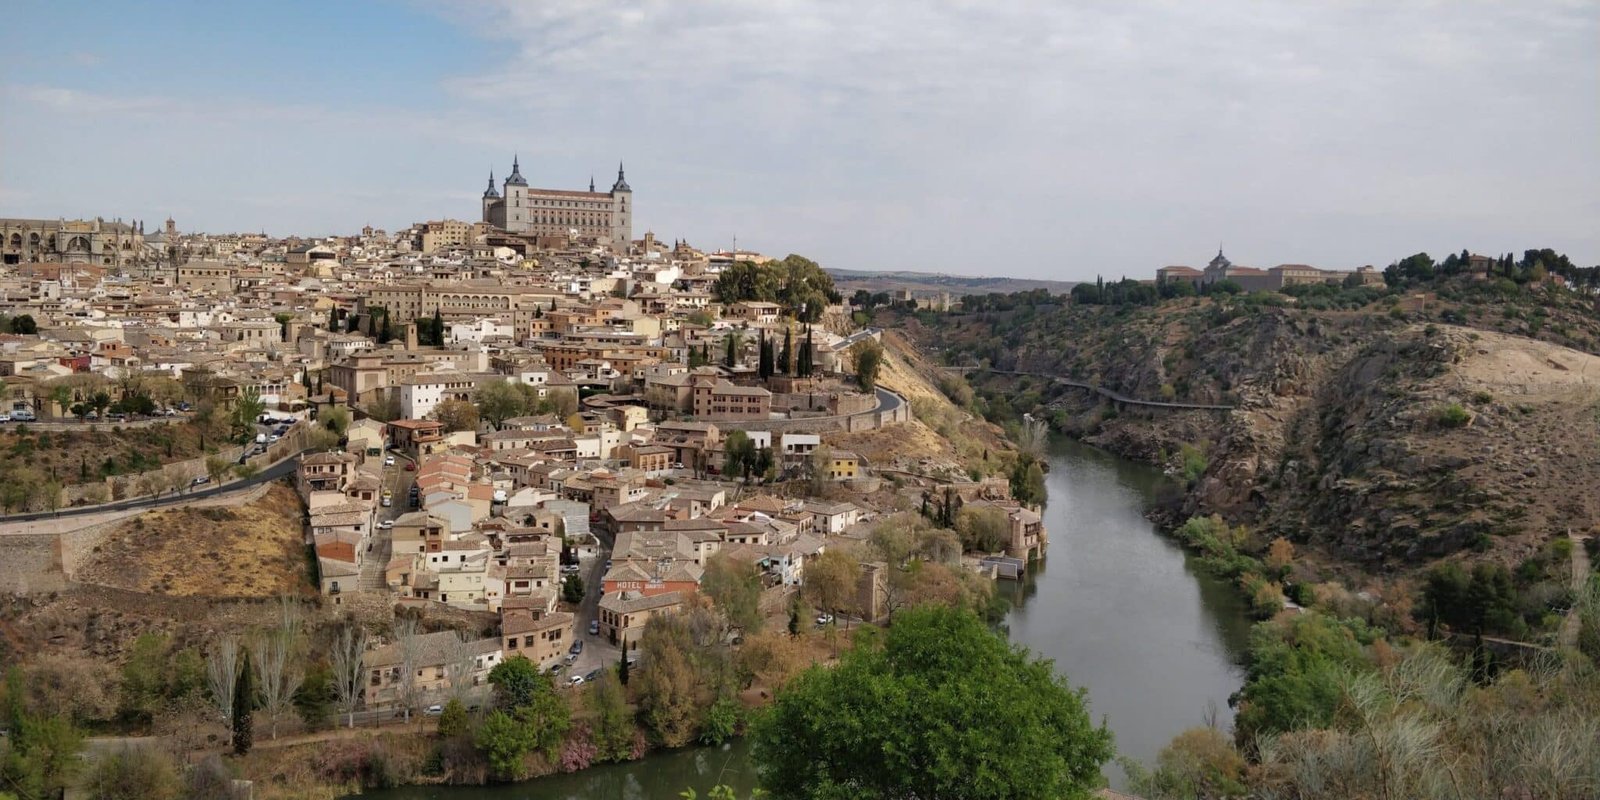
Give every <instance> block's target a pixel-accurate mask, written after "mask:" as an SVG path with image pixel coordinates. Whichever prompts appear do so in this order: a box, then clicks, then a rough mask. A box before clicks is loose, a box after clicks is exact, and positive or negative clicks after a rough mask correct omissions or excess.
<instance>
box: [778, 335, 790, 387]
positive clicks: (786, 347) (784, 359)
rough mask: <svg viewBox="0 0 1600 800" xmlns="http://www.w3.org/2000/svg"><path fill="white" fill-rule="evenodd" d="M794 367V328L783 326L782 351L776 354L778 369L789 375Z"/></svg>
mask: <svg viewBox="0 0 1600 800" xmlns="http://www.w3.org/2000/svg"><path fill="white" fill-rule="evenodd" d="M793 368H794V329H793V328H790V327H789V326H788V325H785V326H783V352H782V353H780V354H779V355H778V371H779V372H782V373H783V374H785V375H789V374H791V373H790V370H791V369H793Z"/></svg>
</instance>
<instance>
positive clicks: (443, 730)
mask: <svg viewBox="0 0 1600 800" xmlns="http://www.w3.org/2000/svg"><path fill="white" fill-rule="evenodd" d="M466 732H467V707H466V706H465V705H462V703H461V700H460V699H459V698H455V697H452V698H450V702H448V703H445V704H444V710H442V711H440V712H439V735H440V736H442V737H444V738H446V739H448V738H451V737H453V736H460V735H461V734H463V733H466Z"/></svg>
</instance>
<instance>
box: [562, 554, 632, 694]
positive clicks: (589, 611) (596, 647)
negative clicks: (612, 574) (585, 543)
mask: <svg viewBox="0 0 1600 800" xmlns="http://www.w3.org/2000/svg"><path fill="white" fill-rule="evenodd" d="M596 537H597V538H598V539H599V540H600V552H599V553H598V554H597V555H595V556H594V557H593V558H580V559H579V561H578V564H579V566H580V567H582V569H580V570H579V571H578V574H579V575H581V576H583V602H581V603H579V604H578V609H577V611H576V612H574V614H573V616H574V617H575V619H574V620H573V621H572V629H573V638H575V639H577V640H578V641H581V642H583V653H582V654H580V655H579V656H578V658H577V660H576V661H575V662H573V663H572V664H570V665H569V666H567V667H566V668H565V670H564V671H563V672H562V673H561V677H559V678H558V679H557V680H556V684H557V685H564V684H566V683H568V681H569V680H570V676H572V675H587V674H589V673H590V672H592V671H594V670H596V669H602V668H610V667H615V666H616V665H617V659H618V657H620V656H621V655H622V648H620V647H618V646H617V645H614V644H612V643H610V642H608V641H606V640H605V637H602V636H598V635H596V636H590V635H589V621H590V620H593V619H597V618H598V617H599V614H600V597H601V595H600V590H601V588H603V586H602V583H603V581H602V580H601V579H602V578H604V577H605V574H606V561H607V560H608V559H610V558H611V543H612V540H611V537H610V535H609V534H605V533H599V532H596ZM563 660H565V659H563Z"/></svg>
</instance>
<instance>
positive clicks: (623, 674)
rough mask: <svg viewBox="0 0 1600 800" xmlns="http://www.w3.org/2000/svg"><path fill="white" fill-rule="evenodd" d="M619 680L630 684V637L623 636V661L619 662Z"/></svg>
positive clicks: (624, 683) (623, 683)
mask: <svg viewBox="0 0 1600 800" xmlns="http://www.w3.org/2000/svg"><path fill="white" fill-rule="evenodd" d="M617 680H619V681H621V682H622V685H623V686H627V685H628V637H626V636H624V637H622V661H621V662H620V663H618V664H617Z"/></svg>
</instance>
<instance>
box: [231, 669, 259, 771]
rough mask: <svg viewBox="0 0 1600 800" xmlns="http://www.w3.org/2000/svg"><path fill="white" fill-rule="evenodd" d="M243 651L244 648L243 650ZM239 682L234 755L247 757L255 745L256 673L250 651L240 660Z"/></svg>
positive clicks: (236, 685) (235, 695)
mask: <svg viewBox="0 0 1600 800" xmlns="http://www.w3.org/2000/svg"><path fill="white" fill-rule="evenodd" d="M241 649H243V648H241ZM239 661H240V664H239V680H238V681H237V682H235V683H234V684H233V726H232V729H233V753H234V755H239V756H242V755H245V754H247V753H249V752H250V747H251V745H253V744H254V743H255V722H254V720H255V716H254V714H255V708H256V689H255V671H254V670H253V669H252V668H251V666H250V651H249V650H245V651H244V657H243V658H241V659H239Z"/></svg>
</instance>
